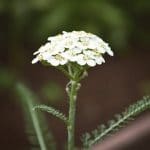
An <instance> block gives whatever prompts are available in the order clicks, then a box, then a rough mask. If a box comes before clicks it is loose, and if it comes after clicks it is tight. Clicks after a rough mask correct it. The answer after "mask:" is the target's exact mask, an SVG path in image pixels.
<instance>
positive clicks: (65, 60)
mask: <svg viewBox="0 0 150 150" xmlns="http://www.w3.org/2000/svg"><path fill="white" fill-rule="evenodd" d="M67 62H68V61H67V59H64V60H61V61H60V62H59V63H60V64H61V65H65V64H66V63H67Z"/></svg>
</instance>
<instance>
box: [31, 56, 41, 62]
mask: <svg viewBox="0 0 150 150" xmlns="http://www.w3.org/2000/svg"><path fill="white" fill-rule="evenodd" d="M38 61H39V59H38V58H37V57H36V58H34V59H33V60H32V62H31V63H32V64H35V63H37V62H38Z"/></svg>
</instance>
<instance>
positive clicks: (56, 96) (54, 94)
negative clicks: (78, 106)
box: [41, 81, 64, 103]
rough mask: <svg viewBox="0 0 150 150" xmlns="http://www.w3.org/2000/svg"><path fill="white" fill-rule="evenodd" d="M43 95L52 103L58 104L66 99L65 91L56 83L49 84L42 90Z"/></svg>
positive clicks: (50, 82)
mask: <svg viewBox="0 0 150 150" xmlns="http://www.w3.org/2000/svg"><path fill="white" fill-rule="evenodd" d="M41 94H42V96H43V97H44V98H46V99H48V100H49V101H50V102H51V103H56V102H58V101H60V100H62V99H63V98H64V93H63V89H62V88H61V86H60V85H59V84H57V83H55V82H52V81H49V82H47V83H46V84H45V85H44V86H43V87H42V89H41Z"/></svg>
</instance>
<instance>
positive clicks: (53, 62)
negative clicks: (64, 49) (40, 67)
mask: <svg viewBox="0 0 150 150" xmlns="http://www.w3.org/2000/svg"><path fill="white" fill-rule="evenodd" d="M47 61H48V62H49V63H50V64H51V65H52V66H58V65H59V61H58V60H57V59H55V58H51V59H49V60H47Z"/></svg>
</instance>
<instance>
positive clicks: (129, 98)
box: [0, 0, 150, 150]
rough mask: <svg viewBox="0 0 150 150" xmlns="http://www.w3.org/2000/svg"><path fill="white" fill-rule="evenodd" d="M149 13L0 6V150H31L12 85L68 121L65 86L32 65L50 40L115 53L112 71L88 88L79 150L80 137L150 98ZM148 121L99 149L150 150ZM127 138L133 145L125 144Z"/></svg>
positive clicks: (52, 0) (144, 1) (140, 6)
mask: <svg viewBox="0 0 150 150" xmlns="http://www.w3.org/2000/svg"><path fill="white" fill-rule="evenodd" d="M149 8H150V2H149V1H148V0H132V1H130V0H126V1H120V0H109V1H108V0H80V1H79V0H76V1H75V0H26V1H25V0H11V1H9V0H0V17H1V23H0V50H1V54H0V96H1V98H0V106H1V109H0V118H1V121H0V135H1V136H0V149H3V150H10V149H11V150H28V149H30V148H29V147H30V144H29V142H28V139H27V136H26V134H25V132H24V128H25V127H24V119H23V112H22V109H21V107H20V103H19V101H18V98H17V97H16V96H15V94H14V91H13V88H14V86H13V84H14V81H16V80H19V81H24V82H26V83H27V85H28V87H30V89H32V90H33V91H34V92H35V93H36V94H37V95H38V96H39V99H40V100H41V103H44V104H48V105H52V106H55V107H56V108H59V109H60V110H62V111H63V112H65V113H67V108H68V102H67V97H66V93H65V92H64V88H65V85H66V83H67V79H66V78H65V77H64V76H63V75H62V74H60V72H59V71H57V70H55V69H53V68H47V67H44V66H42V65H41V64H38V65H37V64H36V65H31V60H32V58H33V56H32V53H33V52H34V51H36V50H37V49H38V48H39V47H40V46H41V45H42V44H44V43H45V42H46V39H47V37H48V36H51V35H55V34H58V33H60V32H61V31H64V30H65V31H72V30H84V31H87V32H92V33H94V34H96V35H99V36H100V37H101V38H103V39H104V41H107V42H109V43H110V46H111V47H112V49H113V50H114V52H115V56H114V57H111V58H110V57H107V56H106V64H103V65H102V66H97V67H95V68H92V69H90V71H89V76H88V77H87V78H86V79H84V80H83V81H82V88H81V90H80V92H79V97H78V104H77V118H76V127H77V128H76V143H77V145H78V146H80V145H81V142H80V141H79V137H80V136H81V134H82V133H84V132H86V131H91V130H93V129H94V128H95V127H97V125H98V124H101V123H105V122H106V121H107V120H110V119H111V118H112V117H113V115H114V114H116V113H120V112H121V111H123V110H124V108H125V107H127V106H128V105H129V104H132V103H133V102H135V101H136V100H138V99H140V98H141V97H142V96H143V95H148V94H150V50H149V41H150V36H149V35H150V31H149V26H150V23H149V19H148V18H149V14H150V13H149ZM45 115H47V114H45ZM149 116H150V113H149V112H145V113H143V114H142V115H141V116H139V117H138V118H137V119H136V121H135V122H132V123H131V124H129V126H128V127H127V128H125V129H123V130H122V131H120V132H119V133H117V134H116V135H114V137H113V138H111V137H110V138H108V139H106V140H105V141H106V142H103V143H102V144H101V145H99V147H100V148H101V150H103V149H106V150H107V149H108V150H109V149H110V150H113V149H115V150H117V149H118V150H149V149H150V143H149V142H150V125H149V126H148V124H150V117H149ZM47 118H48V122H49V126H50V128H51V129H52V131H53V133H54V135H55V139H56V140H57V142H58V143H59V146H58V149H62V147H63V145H64V144H65V141H66V130H65V128H64V125H63V124H62V123H61V122H60V121H59V120H57V119H55V118H54V117H52V116H50V115H47ZM145 124H147V126H144V125H145ZM138 129H139V130H138ZM140 129H141V130H140ZM134 130H135V131H137V132H133V131H134ZM132 132H133V135H135V136H133V137H132V136H131V133H132ZM135 133H137V134H135ZM126 134H128V138H124V136H125V135H126ZM133 138H134V140H133ZM113 139H116V140H117V147H115V146H116V145H115V141H113ZM119 139H120V140H121V139H122V141H124V140H125V141H126V142H124V143H122V141H119ZM131 139H132V140H131ZM108 145H110V147H107V146H108ZM100 148H97V149H100Z"/></svg>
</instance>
